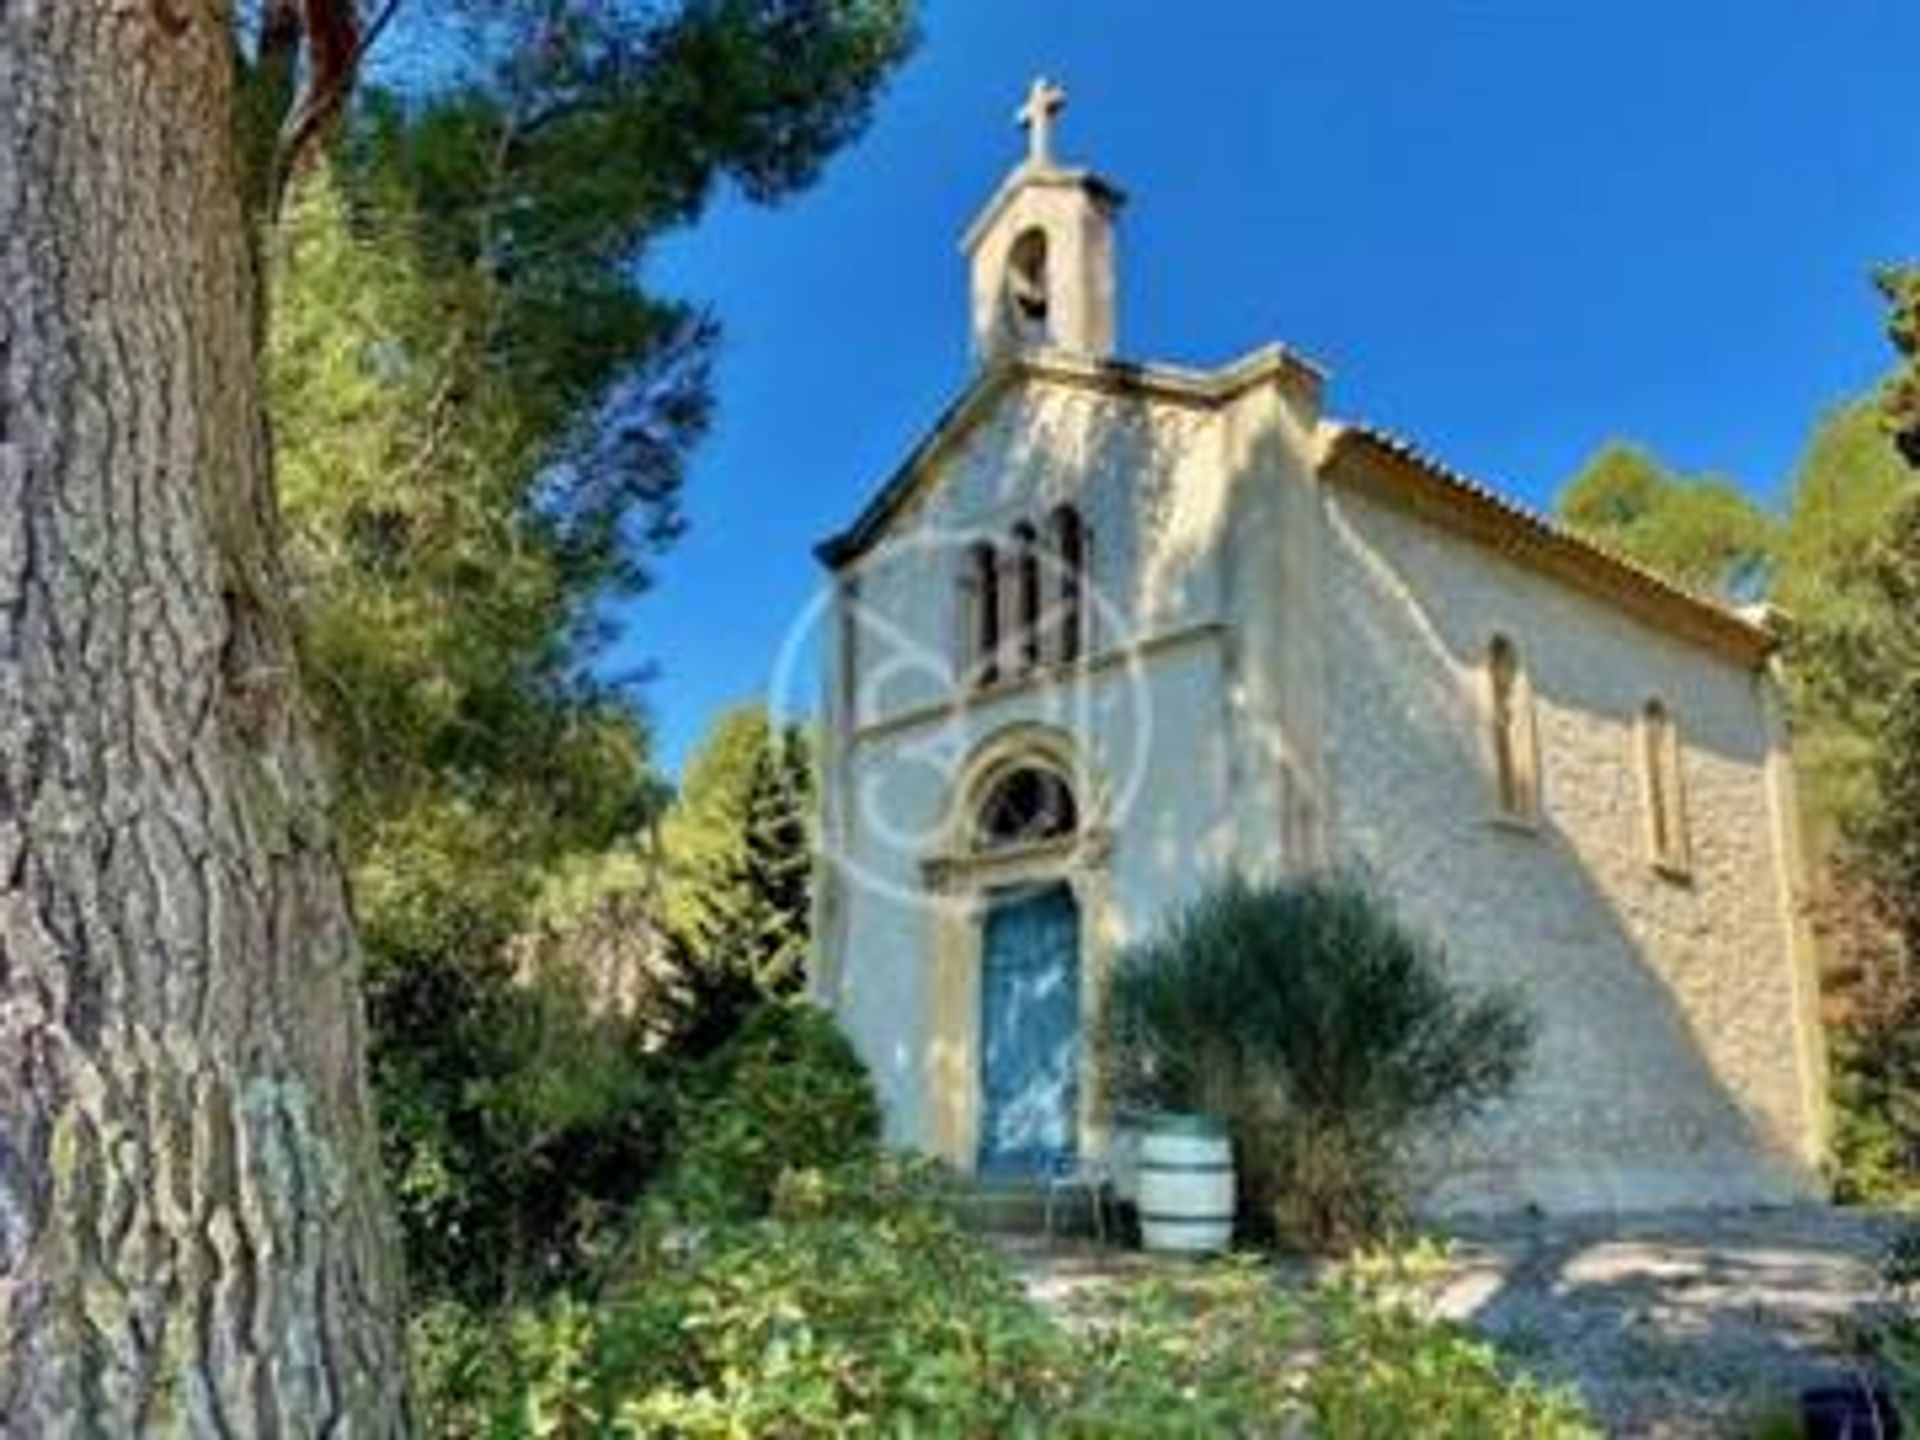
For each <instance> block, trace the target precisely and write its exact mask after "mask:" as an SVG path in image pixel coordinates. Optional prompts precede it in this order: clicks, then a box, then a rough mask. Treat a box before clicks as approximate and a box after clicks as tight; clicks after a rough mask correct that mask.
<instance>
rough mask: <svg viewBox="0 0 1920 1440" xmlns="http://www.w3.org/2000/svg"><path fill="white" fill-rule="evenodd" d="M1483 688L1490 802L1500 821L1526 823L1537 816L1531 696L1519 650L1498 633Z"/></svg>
mask: <svg viewBox="0 0 1920 1440" xmlns="http://www.w3.org/2000/svg"><path fill="white" fill-rule="evenodd" d="M1487 686H1488V690H1489V693H1490V697H1491V705H1490V713H1489V728H1490V732H1491V734H1490V737H1489V738H1490V739H1491V742H1492V746H1493V779H1494V803H1495V805H1496V807H1497V808H1498V811H1499V813H1500V814H1501V815H1502V816H1503V817H1505V818H1507V819H1509V820H1524V821H1529V822H1531V821H1533V820H1535V819H1537V818H1538V816H1539V813H1540V780H1539V761H1538V756H1537V755H1536V753H1535V750H1534V736H1533V702H1532V695H1531V692H1530V690H1529V688H1528V685H1527V676H1526V671H1525V670H1524V669H1523V668H1522V666H1521V664H1520V652H1519V650H1518V649H1516V648H1515V646H1514V643H1513V642H1512V641H1511V640H1509V639H1507V637H1506V636H1504V635H1496V636H1495V637H1494V638H1493V641H1492V643H1491V644H1490V645H1488V647H1487Z"/></svg>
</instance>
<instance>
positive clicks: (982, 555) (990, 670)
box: [961, 541, 1000, 685]
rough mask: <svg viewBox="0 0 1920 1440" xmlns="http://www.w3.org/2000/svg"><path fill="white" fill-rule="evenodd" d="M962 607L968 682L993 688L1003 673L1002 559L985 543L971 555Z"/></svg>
mask: <svg viewBox="0 0 1920 1440" xmlns="http://www.w3.org/2000/svg"><path fill="white" fill-rule="evenodd" d="M961 604H962V606H963V608H964V611H965V615H966V620H965V628H966V632H967V633H966V639H965V650H964V655H963V668H964V671H965V673H966V677H967V680H968V683H969V684H973V685H990V684H992V683H993V681H994V679H995V677H996V676H997V675H998V674H999V655H1000V575H999V560H998V557H996V556H995V554H994V550H993V546H991V545H989V544H987V543H986V542H985V541H982V542H981V543H980V544H978V545H975V546H974V547H973V548H972V550H971V551H969V552H968V555H967V565H966V570H965V573H964V578H963V579H962V582H961Z"/></svg>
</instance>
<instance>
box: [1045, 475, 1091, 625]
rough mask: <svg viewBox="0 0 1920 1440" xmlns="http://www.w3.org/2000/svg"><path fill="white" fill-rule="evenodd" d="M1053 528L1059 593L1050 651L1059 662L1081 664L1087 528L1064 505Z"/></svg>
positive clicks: (1056, 597)
mask: <svg viewBox="0 0 1920 1440" xmlns="http://www.w3.org/2000/svg"><path fill="white" fill-rule="evenodd" d="M1052 528H1053V560H1054V572H1055V573H1054V575H1053V577H1052V579H1053V583H1054V587H1055V591H1056V593H1055V596H1054V604H1053V608H1052V614H1051V617H1050V621H1051V623H1050V625H1049V627H1048V628H1049V630H1050V631H1051V640H1052V644H1051V646H1050V647H1049V648H1050V653H1051V654H1053V655H1054V656H1055V657H1057V658H1058V659H1060V660H1063V661H1072V660H1078V659H1079V658H1080V655H1081V652H1082V650H1083V649H1084V648H1085V644H1086V583H1087V527H1086V525H1085V524H1084V523H1083V522H1082V521H1081V519H1080V512H1079V511H1077V510H1075V509H1074V508H1073V507H1072V506H1071V505H1062V506H1061V507H1060V508H1059V509H1058V510H1055V511H1054V512H1053V522H1052Z"/></svg>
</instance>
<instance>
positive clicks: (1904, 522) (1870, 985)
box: [1796, 271, 1920, 1201]
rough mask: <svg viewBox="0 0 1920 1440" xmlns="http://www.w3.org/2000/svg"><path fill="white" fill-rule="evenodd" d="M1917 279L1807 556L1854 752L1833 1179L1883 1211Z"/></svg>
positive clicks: (1914, 838) (1825, 732)
mask: <svg viewBox="0 0 1920 1440" xmlns="http://www.w3.org/2000/svg"><path fill="white" fill-rule="evenodd" d="M1916 273H1920V272H1913V271H1908V272H1906V273H1904V274H1900V273H1892V272H1890V273H1887V274H1885V275H1883V276H1882V277H1880V281H1881V286H1882V289H1883V290H1884V291H1885V292H1886V294H1887V297H1888V299H1889V301H1890V302H1891V303H1892V306H1893V316H1892V320H1891V323H1890V326H1889V331H1890V335H1891V338H1892V340H1893V342H1894V345H1895V347H1896V349H1897V350H1898V351H1899V352H1900V354H1901V363H1902V368H1901V369H1900V370H1898V371H1897V372H1896V373H1895V375H1894V376H1893V377H1892V378H1890V379H1889V381H1888V382H1887V383H1886V384H1885V385H1884V386H1883V387H1882V389H1881V392H1880V395H1879V397H1878V404H1877V405H1875V406H1863V407H1860V409H1859V410H1858V412H1857V414H1856V416H1855V417H1853V418H1852V419H1851V420H1850V422H1849V430H1850V432H1851V435H1852V441H1851V443H1850V444H1848V445H1846V446H1844V447H1839V448H1840V450H1841V454H1842V456H1843V457H1844V458H1841V459H1839V460H1838V461H1837V462H1836V463H1833V464H1832V465H1831V469H1832V475H1831V479H1830V481H1829V482H1828V484H1827V485H1825V486H1823V489H1824V490H1825V491H1827V492H1829V493H1830V499H1828V500H1827V502H1826V503H1825V504H1824V505H1823V507H1822V508H1823V510H1825V511H1829V512H1832V513H1833V514H1836V515H1839V516H1844V517H1845V519H1844V521H1843V522H1842V523H1837V524H1832V525H1830V526H1829V527H1827V529H1830V530H1831V531H1834V532H1838V533H1839V535H1840V536H1841V537H1842V538H1843V540H1844V543H1843V544H1841V545H1837V546H1833V547H1830V548H1825V549H1816V550H1814V551H1813V553H1812V554H1811V555H1810V556H1809V557H1808V561H1807V564H1806V569H1807V570H1808V571H1809V573H1810V578H1809V581H1808V583H1807V584H1806V585H1805V586H1804V587H1803V589H1804V590H1805V592H1806V593H1805V595H1804V596H1803V597H1802V598H1801V600H1800V603H1801V604H1802V606H1803V607H1804V609H1805V612H1806V618H1805V619H1804V620H1803V621H1802V624H1801V627H1800V632H1801V642H1800V644H1799V645H1798V646H1797V650H1798V654H1797V657H1796V658H1797V660H1798V666H1797V669H1798V671H1799V673H1800V679H1799V682H1798V683H1799V686H1800V689H1801V690H1802V692H1803V697H1804V698H1803V702H1802V706H1801V709H1802V712H1803V715H1804V716H1805V721H1806V724H1807V728H1809V729H1811V730H1812V731H1813V737H1814V738H1819V737H1822V736H1825V737H1827V738H1828V739H1829V740H1833V739H1838V740H1840V741H1844V742H1845V745H1846V748H1845V749H1844V750H1842V751H1829V754H1830V755H1832V756H1835V757H1837V758H1838V759H1839V760H1840V761H1841V762H1843V764H1844V771H1843V776H1844V780H1845V781H1846V783H1845V785H1844V786H1841V787H1834V799H1835V801H1836V803H1834V804H1832V805H1831V806H1830V809H1831V810H1832V811H1833V815H1832V823H1831V827H1830V828H1831V829H1832V830H1833V831H1834V832H1835V838H1834V841H1833V843H1832V845H1831V847H1830V851H1831V853H1830V856H1829V865H1828V868H1829V876H1830V881H1831V887H1830V897H1829V905H1828V907H1827V908H1828V909H1830V910H1833V911H1835V912H1836V922H1835V923H1831V924H1830V926H1829V930H1830V934H1829V942H1830V943H1829V950H1830V953H1831V955H1832V957H1833V959H1834V960H1835V961H1837V963H1838V966H1839V968H1840V969H1841V972H1842V974H1843V975H1844V976H1845V977H1846V979H1847V982H1848V983H1847V991H1848V993H1849V995H1850V997H1851V999H1852V1001H1853V1003H1852V1005H1851V1007H1850V1010H1851V1013H1850V1014H1849V1016H1848V1019H1847V1023H1845V1024H1844V1025H1842V1026H1841V1027H1839V1028H1838V1030H1837V1031H1836V1033H1835V1036H1834V1045H1833V1054H1834V1096H1835V1109H1836V1124H1835V1133H1834V1151H1835V1159H1836V1169H1837V1176H1836V1179H1837V1185H1838V1188H1839V1190H1840V1192H1841V1193H1842V1194H1843V1195H1845V1196H1848V1197H1850V1198H1862V1199H1868V1200H1878V1201H1887V1200H1910V1199H1911V1197H1912V1195H1913V1194H1914V1193H1915V1190H1916V1187H1917V1186H1920V485H1916V483H1915V479H1916V477H1915V476H1914V475H1913V473H1912V472H1911V470H1909V469H1908V466H1909V465H1920V444H1917V443H1916V442H1917V441H1920V429H1916V420H1920V410H1917V409H1916V404H1915V402H1916V398H1920V389H1917V388H1916V375H1917V374H1920V371H1916V355H1917V353H1920V327H1917V326H1916V318H1917V312H1916V309H1915V305H1916V299H1917V298H1920V288H1917V287H1916V283H1915V277H1916ZM1903 462H1905V463H1903ZM1821 533H1822V535H1824V533H1825V531H1823V532H1821ZM1815 753H1816V756H1818V755H1819V754H1820V753H1821V752H1819V751H1816V752H1815Z"/></svg>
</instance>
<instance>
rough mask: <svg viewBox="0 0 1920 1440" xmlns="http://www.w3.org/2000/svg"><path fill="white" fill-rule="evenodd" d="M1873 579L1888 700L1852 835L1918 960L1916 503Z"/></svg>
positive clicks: (1919, 526)
mask: <svg viewBox="0 0 1920 1440" xmlns="http://www.w3.org/2000/svg"><path fill="white" fill-rule="evenodd" d="M1873 574H1874V581H1875V584H1876V586H1877V588H1878V590H1879V594H1880V598H1881V600H1882V601H1883V603H1884V604H1885V606H1886V611H1887V614H1888V616H1889V619H1890V622H1891V623H1890V624H1889V625H1888V626H1887V627H1886V628H1885V630H1884V631H1883V632H1882V633H1881V636H1880V645H1881V657H1882V664H1883V666H1884V671H1885V676H1886V680H1885V689H1886V699H1885V709H1884V711H1883V715H1884V719H1883V721H1882V724H1881V729H1880V734H1879V737H1878V745H1877V748H1876V750H1875V753H1874V762H1873V780H1874V792H1875V803H1874V806H1873V809H1872V811H1871V812H1870V813H1869V814H1868V815H1866V816H1865V817H1863V818H1862V819H1861V820H1860V821H1859V822H1858V823H1857V824H1856V826H1855V827H1854V830H1853V837H1854V840H1855V843H1856V845H1857V847H1858V855H1859V858H1860V863H1861V865H1862V866H1863V868H1864V870H1865V872H1866V873H1867V875H1869V876H1870V877H1871V879H1872V881H1873V883H1874V886H1875V889H1876V890H1877V892H1878V894H1879V895H1880V897H1881V900H1882V902H1883V903H1884V904H1885V905H1886V907H1887V910H1888V914H1889V918H1890V919H1891V921H1892V924H1893V925H1894V927H1895V929H1896V930H1897V931H1898V932H1899V933H1900V935H1901V937H1902V938H1903V939H1904V941H1905V943H1906V949H1907V954H1908V955H1909V956H1910V957H1920V498H1915V499H1913V500H1910V501H1909V502H1908V503H1907V504H1905V505H1904V506H1903V507H1902V508H1901V510H1900V511H1899V513H1898V514H1897V515H1896V516H1895V517H1894V522H1893V525H1892V527H1891V531H1890V533H1889V534H1888V536H1887V537H1886V540H1885V542H1884V544H1882V545H1881V547H1880V548H1879V550H1878V551H1877V553H1876V555H1875V564H1874V567H1873Z"/></svg>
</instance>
